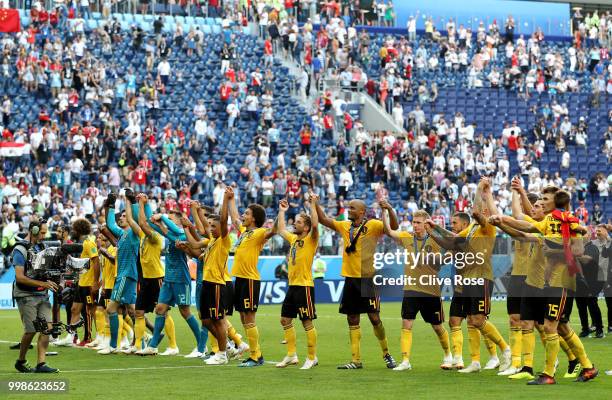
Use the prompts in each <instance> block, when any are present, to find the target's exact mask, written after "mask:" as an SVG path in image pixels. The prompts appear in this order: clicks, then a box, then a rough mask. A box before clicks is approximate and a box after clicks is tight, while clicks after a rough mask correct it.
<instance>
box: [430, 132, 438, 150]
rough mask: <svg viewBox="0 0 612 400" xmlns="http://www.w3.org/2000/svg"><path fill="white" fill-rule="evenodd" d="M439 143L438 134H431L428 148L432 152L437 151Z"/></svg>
mask: <svg viewBox="0 0 612 400" xmlns="http://www.w3.org/2000/svg"><path fill="white" fill-rule="evenodd" d="M437 141H438V137H437V136H436V134H435V133H431V134H430V135H429V136H428V137H427V147H429V148H430V149H432V150H433V149H435V148H436V142H437Z"/></svg>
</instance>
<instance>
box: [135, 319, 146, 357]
mask: <svg viewBox="0 0 612 400" xmlns="http://www.w3.org/2000/svg"><path fill="white" fill-rule="evenodd" d="M146 327H147V324H146V323H145V318H144V315H143V316H139V317H136V324H135V325H134V339H135V340H134V345H135V346H136V348H138V349H140V348H141V347H142V337H143V336H144V333H145V329H146Z"/></svg>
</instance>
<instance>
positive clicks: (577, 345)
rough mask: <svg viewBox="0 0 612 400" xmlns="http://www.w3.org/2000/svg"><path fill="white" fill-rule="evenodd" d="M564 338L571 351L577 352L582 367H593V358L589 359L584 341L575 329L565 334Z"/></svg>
mask: <svg viewBox="0 0 612 400" xmlns="http://www.w3.org/2000/svg"><path fill="white" fill-rule="evenodd" d="M563 339H564V340H565V342H566V343H567V344H568V345H569V348H570V349H571V351H572V352H573V353H574V354H575V356H576V358H577V359H578V362H580V365H582V368H593V363H592V362H591V360H589V357H587V354H586V351H585V350H584V345H583V344H582V341H581V340H580V338H579V337H578V335H576V333H575V332H574V331H573V330H572V331H570V334H569V335H567V336H565V337H564V338H563Z"/></svg>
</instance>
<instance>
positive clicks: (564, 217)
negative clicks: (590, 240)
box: [551, 209, 580, 276]
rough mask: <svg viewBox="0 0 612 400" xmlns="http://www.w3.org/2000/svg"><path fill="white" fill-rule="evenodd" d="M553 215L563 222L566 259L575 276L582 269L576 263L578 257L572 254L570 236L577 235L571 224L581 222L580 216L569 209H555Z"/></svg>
mask: <svg viewBox="0 0 612 400" xmlns="http://www.w3.org/2000/svg"><path fill="white" fill-rule="evenodd" d="M551 215H552V217H553V218H554V219H556V220H557V221H560V222H561V237H562V238H563V251H564V252H565V261H567V265H568V267H569V273H570V276H574V275H576V273H577V272H578V271H579V270H580V269H579V267H578V264H576V259H575V258H574V255H573V254H572V249H571V246H570V238H571V237H572V236H575V235H576V234H575V233H572V232H571V229H570V224H572V223H576V224H577V223H579V221H578V218H576V217H574V216H573V215H572V213H570V212H569V211H563V210H560V209H556V210H554V211H553V212H552V213H551Z"/></svg>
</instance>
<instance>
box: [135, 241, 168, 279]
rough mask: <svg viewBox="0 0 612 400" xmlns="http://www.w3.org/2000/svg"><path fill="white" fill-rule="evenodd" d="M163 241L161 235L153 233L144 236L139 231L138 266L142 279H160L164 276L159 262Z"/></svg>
mask: <svg viewBox="0 0 612 400" xmlns="http://www.w3.org/2000/svg"><path fill="white" fill-rule="evenodd" d="M163 246H164V240H163V238H162V237H161V235H160V234H159V233H157V232H155V231H153V232H152V233H151V234H150V235H148V236H147V235H146V234H145V233H144V232H143V231H140V266H141V267H142V277H143V278H147V279H148V278H162V277H163V276H164V275H165V270H164V266H163V265H162V262H161V253H162V250H163Z"/></svg>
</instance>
